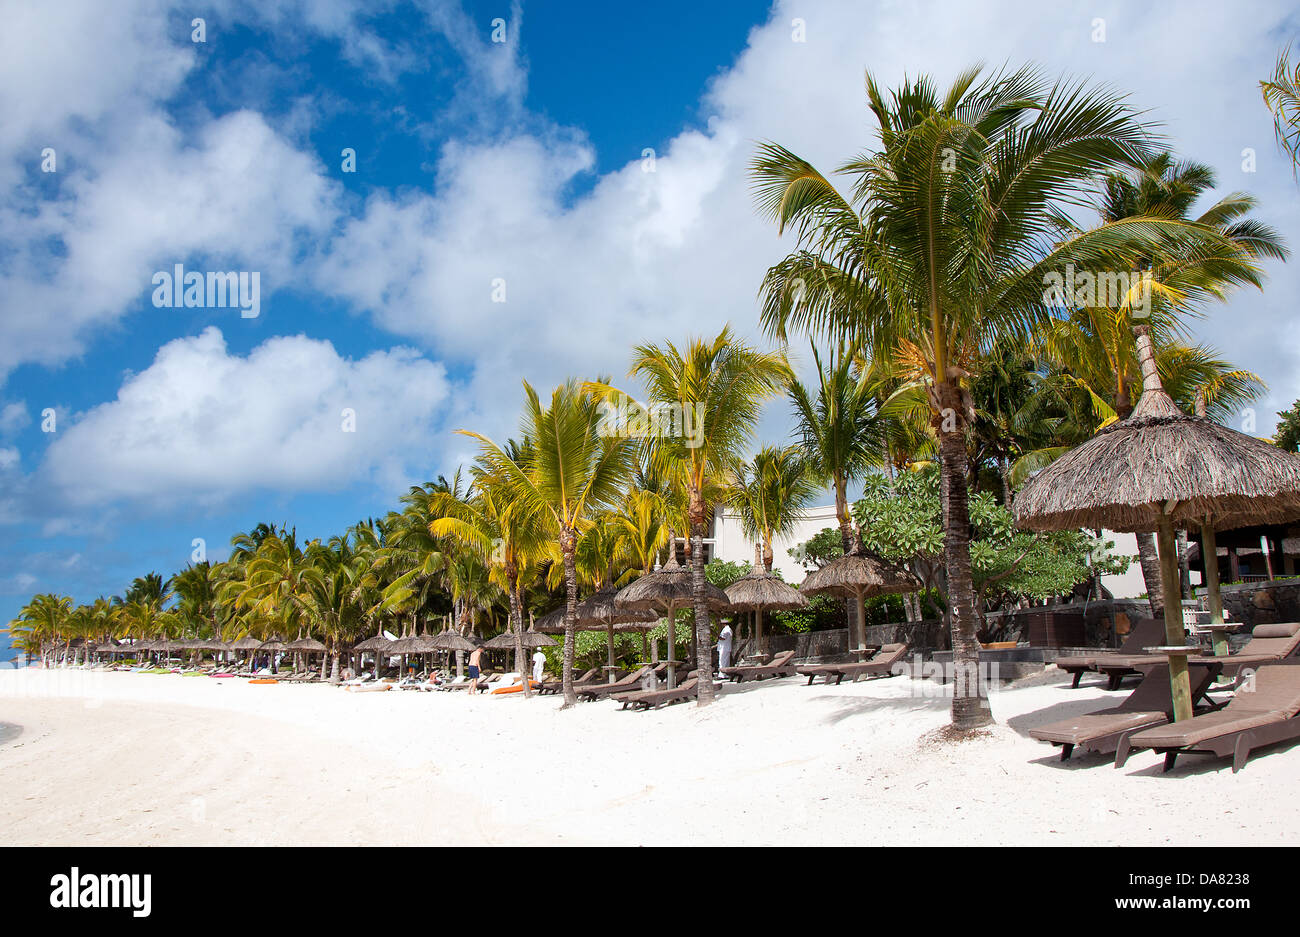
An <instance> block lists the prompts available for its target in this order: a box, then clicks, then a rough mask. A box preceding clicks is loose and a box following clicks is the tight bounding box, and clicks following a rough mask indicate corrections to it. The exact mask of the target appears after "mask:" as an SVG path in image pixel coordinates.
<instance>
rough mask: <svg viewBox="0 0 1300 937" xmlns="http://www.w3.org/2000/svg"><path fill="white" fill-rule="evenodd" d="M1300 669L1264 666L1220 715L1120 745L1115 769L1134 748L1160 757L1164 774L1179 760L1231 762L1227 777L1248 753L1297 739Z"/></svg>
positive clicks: (1157, 730)
mask: <svg viewBox="0 0 1300 937" xmlns="http://www.w3.org/2000/svg"><path fill="white" fill-rule="evenodd" d="M1298 714H1300V667H1294V666H1290V665H1288V664H1280V663H1274V664H1265V665H1264V666H1263V667H1260V668H1259V670H1257V671H1255V678H1254V681H1253V685H1248V686H1243V687H1242V689H1241V690H1240V691H1238V693H1237V695H1236V696H1234V697H1233V698H1232V701H1231V702H1230V703H1228V705H1227V707H1226V708H1225V709H1222V710H1220V711H1219V712H1212V713H1206V714H1205V715H1202V716H1193V717H1192V718H1191V719H1185V720H1183V721H1182V722H1171V723H1169V724H1168V725H1163V726H1157V727H1156V728H1154V729H1145V730H1143V731H1141V732H1138V733H1137V734H1135V735H1132V736H1130V737H1129V738H1127V739H1124V740H1123V741H1121V742H1120V744H1119V748H1118V749H1117V750H1116V752H1115V767H1116V768H1122V767H1124V763H1125V762H1126V761H1128V758H1129V755H1130V754H1131V753H1132V751H1133V749H1135V748H1151V749H1154V750H1155V751H1156V752H1157V753H1158V754H1161V755H1164V756H1165V767H1164V770H1165V771H1168V770H1169V769H1170V768H1172V767H1173V766H1174V762H1175V761H1176V760H1177V758H1178V756H1179V755H1185V754H1203V755H1218V756H1219V757H1226V756H1228V755H1231V756H1232V773H1233V774H1236V773H1237V772H1238V771H1240V770H1241V769H1242V768H1244V767H1245V766H1246V760H1247V759H1248V758H1249V757H1250V753H1251V751H1253V750H1254V749H1256V748H1262V747H1264V746H1265V745H1273V744H1275V743H1277V742H1285V741H1288V740H1290V739H1297V738H1300V715H1298Z"/></svg>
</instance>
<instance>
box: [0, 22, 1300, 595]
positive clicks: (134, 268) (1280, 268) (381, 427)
mask: <svg viewBox="0 0 1300 937" xmlns="http://www.w3.org/2000/svg"><path fill="white" fill-rule="evenodd" d="M1049 6H1050V8H1049ZM198 20H201V22H196V21H198ZM0 23H3V24H4V28H3V30H0V113H3V114H4V115H5V133H4V134H3V135H0V528H2V530H0V534H2V535H0V621H8V620H9V619H10V618H12V617H14V616H15V615H16V614H17V612H18V610H19V608H20V607H21V606H22V605H23V604H24V603H25V602H26V601H27V600H28V599H29V598H30V596H31V595H32V594H34V593H38V592H48V591H53V592H58V593H62V594H68V595H71V596H72V597H73V598H74V600H75V601H77V602H86V601H90V600H93V599H94V598H95V597H96V596H98V595H111V594H115V593H116V594H120V593H121V592H123V591H124V590H125V589H126V587H127V586H128V585H129V583H130V581H131V580H132V579H133V578H134V577H136V576H139V575H143V574H144V573H147V572H150V571H157V572H160V573H163V574H164V575H170V574H172V573H174V572H176V571H177V570H179V569H181V568H183V567H184V566H185V565H186V564H187V563H189V562H190V561H191V559H192V558H194V557H195V556H199V555H202V556H206V558H207V559H210V560H213V561H217V560H221V559H224V558H225V557H226V556H227V555H228V552H229V541H230V538H231V536H232V535H234V534H235V533H236V532H238V531H243V530H248V529H250V528H252V527H253V526H255V525H256V524H257V523H259V522H263V521H265V522H271V523H276V524H281V523H283V524H286V525H288V526H290V527H295V528H296V529H297V531H298V534H299V537H300V539H308V538H311V537H328V536H330V535H331V534H333V533H337V532H340V531H341V530H342V529H343V528H345V527H346V526H348V525H350V524H352V523H354V522H356V521H358V520H360V519H363V518H366V517H370V516H379V515H382V514H384V513H385V512H387V511H388V510H390V509H393V508H394V507H397V506H398V498H399V497H400V495H401V494H402V493H403V492H405V490H406V489H407V488H408V487H409V486H410V485H413V484H419V483H421V482H423V481H426V480H430V479H433V478H436V477H437V476H438V475H439V474H447V475H450V474H451V473H452V472H454V471H455V469H456V467H457V466H458V465H462V464H465V463H468V462H469V461H470V460H471V459H472V458H473V455H474V452H475V449H474V445H473V443H472V441H471V440H469V439H468V438H466V437H464V436H461V435H458V434H456V432H455V431H456V430H457V429H460V428H471V429H475V430H477V431H480V432H484V433H486V434H487V435H489V436H492V437H494V438H498V439H502V438H504V437H506V436H508V435H510V434H511V433H512V432H513V431H514V429H515V427H516V425H517V420H518V415H519V413H520V409H521V404H522V399H523V395H522V388H521V386H520V379H521V378H525V379H527V380H529V381H530V382H532V383H533V384H535V385H536V386H538V387H540V388H543V389H547V388H549V387H551V386H553V385H554V384H555V383H557V382H559V381H561V380H563V379H565V378H566V377H569V376H583V377H593V376H596V375H610V376H613V377H615V378H616V379H618V380H620V381H622V380H624V379H625V378H624V376H625V373H626V370H627V366H628V362H629V358H630V351H631V348H632V346H633V345H634V344H635V343H637V342H642V341H662V340H665V339H671V340H674V341H682V340H685V339H686V338H687V337H689V336H692V335H701V334H716V332H717V331H718V330H719V329H720V328H721V327H722V326H723V325H724V324H726V323H730V324H731V325H732V327H733V328H734V329H735V330H736V332H737V333H738V334H740V335H741V336H743V337H745V338H747V339H749V340H752V341H755V342H759V343H764V342H765V341H766V340H765V339H764V337H763V336H762V335H761V333H760V332H759V330H758V326H757V304H756V294H757V288H758V284H759V281H760V279H761V277H762V275H763V272H764V271H765V270H766V268H767V267H768V266H769V265H770V264H772V263H774V262H775V261H776V260H778V259H779V258H780V257H781V256H783V254H784V253H785V251H787V250H788V249H789V247H790V244H789V243H788V241H782V239H781V238H779V237H778V235H777V232H776V231H775V229H774V227H773V226H772V225H771V224H770V223H768V222H767V221H765V220H764V219H762V218H760V217H759V215H758V214H757V213H756V211H755V209H754V205H753V200H752V196H751V193H750V191H749V187H748V182H747V176H746V167H747V165H748V163H749V161H750V160H751V159H752V157H753V153H754V147H755V145H756V143H757V142H759V141H763V140H774V141H777V142H780V143H782V144H783V145H785V146H787V147H789V148H790V149H792V150H794V151H795V152H797V153H799V154H800V155H802V156H804V157H805V158H807V159H809V160H810V161H811V162H813V163H814V164H815V165H817V166H819V167H822V168H823V169H824V170H825V171H827V172H829V171H830V170H833V169H834V168H835V167H836V166H838V165H840V164H841V163H843V162H846V161H847V160H849V159H850V158H852V157H853V156H855V155H856V154H857V153H859V152H861V151H862V150H864V149H866V148H869V147H870V146H871V145H872V144H873V142H874V139H875V137H874V126H873V123H872V121H871V119H870V116H869V113H868V111H867V109H866V106H865V96H864V93H863V76H864V72H865V71H867V70H869V71H870V72H871V73H872V74H873V75H875V76H876V78H877V80H878V81H879V82H881V83H882V84H884V85H886V86H893V85H897V84H898V83H899V82H900V81H901V80H902V78H903V77H904V75H917V74H919V73H927V74H932V75H933V76H935V78H936V80H938V81H939V82H940V83H946V82H947V81H949V80H950V79H951V78H952V77H953V76H955V75H956V73H957V72H958V71H960V70H961V69H963V68H965V67H966V66H968V65H971V64H974V63H980V62H983V63H986V64H987V65H988V66H989V67H990V68H996V67H998V66H1001V65H1003V64H1009V65H1012V66H1019V65H1021V64H1036V65H1038V66H1040V67H1042V68H1043V69H1044V70H1045V72H1046V73H1047V74H1049V75H1053V76H1055V75H1070V76H1075V77H1079V78H1087V79H1090V80H1094V81H1096V82H1099V83H1105V84H1109V85H1111V86H1113V87H1115V88H1117V89H1119V90H1121V91H1124V92H1126V93H1128V94H1129V95H1130V100H1131V102H1132V104H1133V105H1134V106H1135V107H1136V108H1138V109H1140V110H1141V111H1143V112H1144V115H1145V119H1147V120H1148V121H1151V122H1152V123H1154V124H1156V125H1157V127H1156V130H1157V132H1158V133H1159V134H1161V135H1162V137H1163V138H1164V142H1165V144H1166V145H1167V146H1169V147H1170V148H1171V149H1173V150H1175V151H1176V152H1177V153H1178V154H1179V155H1180V156H1183V157H1187V158H1193V159H1196V160H1199V161H1202V162H1206V163H1209V164H1210V165H1211V166H1213V167H1214V168H1215V170H1216V172H1217V175H1218V188H1217V190H1216V191H1217V192H1218V193H1220V194H1226V193H1227V192H1230V191H1237V190H1242V191H1247V192H1250V193H1252V194H1253V195H1255V196H1256V197H1257V198H1258V199H1259V202H1260V207H1259V209H1258V211H1257V212H1256V213H1255V215H1256V217H1258V218H1260V219H1261V220H1263V221H1266V222H1268V223H1270V224H1272V225H1273V226H1274V227H1276V228H1277V229H1278V230H1279V231H1280V232H1281V233H1282V235H1283V236H1284V237H1285V238H1286V240H1287V241H1288V243H1289V244H1290V246H1291V247H1292V248H1293V249H1296V248H1300V213H1298V212H1297V208H1298V207H1300V188H1297V184H1296V182H1295V180H1294V178H1293V176H1292V169H1291V165H1290V163H1289V162H1288V161H1287V160H1286V159H1285V158H1283V156H1282V155H1280V154H1279V152H1278V150H1277V148H1276V146H1275V143H1274V139H1273V130H1272V125H1271V120H1270V117H1269V114H1268V112H1267V111H1266V110H1265V108H1264V106H1263V104H1262V101H1261V98H1260V93H1259V88H1258V81H1259V79H1260V78H1263V77H1265V76H1267V75H1268V74H1269V73H1270V72H1271V71H1272V65H1273V62H1274V61H1275V59H1276V55H1277V53H1278V51H1279V50H1280V49H1281V48H1283V47H1284V46H1286V45H1287V44H1288V43H1291V42H1293V41H1295V40H1296V39H1297V38H1298V37H1300V13H1298V12H1297V11H1296V9H1295V7H1294V6H1293V5H1292V4H1288V3H1283V2H1249V0H1243V2H1235V3H1232V4H1223V3H1217V2H1211V3H1198V2H1172V0H1156V2H1141V3H1139V2H1131V3H1130V2H1111V3H1105V2H1096V0H1093V2H1077V3H1056V4H1051V5H1047V4H1041V3H1035V2H1024V3H1022V2H1010V0H986V2H984V0H982V2H957V0H952V2H925V0H902V2H869V0H855V2H834V0H824V2H821V0H818V2H814V0H795V2H780V0H778V2H776V3H774V4H771V5H767V4H764V3H759V2H749V3H746V2H739V0H734V2H733V0H727V2H713V3H710V4H707V5H701V4H698V3H695V2H658V3H655V4H618V5H608V4H601V3H594V2H563V0H550V2H538V3H520V2H514V3H511V2H508V0H491V2H464V3H461V2H451V0H447V2H441V0H419V2H384V0H377V2H368V3H361V2H351V0H319V2H308V0H247V2H242V0H221V2H208V3H204V2H195V0H187V2H186V3H184V4H173V3H169V2H164V0H120V2H116V3H113V4H103V3H100V2H97V0H86V2H77V0H49V2H46V3H29V2H21V0H0ZM177 265H180V269H181V271H182V274H183V273H185V272H189V273H195V272H197V273H199V274H200V275H202V276H204V277H205V278H208V277H209V275H212V276H211V277H210V279H211V280H212V281H214V282H213V283H211V284H209V283H208V279H204V281H203V282H204V288H202V289H198V290H194V291H192V292H191V296H190V298H191V300H193V302H191V303H190V304H189V305H186V303H185V297H184V295H183V287H184V278H183V276H182V278H181V285H182V289H179V290H176V291H175V292H173V290H172V288H171V286H170V284H169V283H168V281H167V279H166V278H165V276H164V275H166V276H172V277H174V274H175V271H176V270H177ZM226 272H229V273H233V274H236V275H237V276H238V275H241V274H242V276H243V283H244V286H245V289H244V290H243V291H242V292H237V291H234V290H232V291H230V292H228V293H226V292H224V291H223V292H217V291H216V290H215V289H213V290H212V292H211V295H209V292H208V287H209V286H212V287H215V285H216V283H215V281H216V280H217V279H218V278H217V277H216V276H215V274H221V273H226ZM1268 273H1269V277H1270V279H1269V283H1268V285H1267V286H1266V288H1265V289H1264V290H1263V291H1262V292H1260V291H1254V290H1252V291H1248V292H1240V293H1237V294H1234V295H1233V296H1232V297H1230V299H1229V300H1228V301H1227V302H1226V303H1223V304H1220V305H1217V306H1215V307H1211V308H1209V309H1208V310H1207V312H1208V315H1207V316H1206V318H1205V319H1204V320H1202V321H1199V322H1197V323H1196V324H1195V327H1194V335H1195V337H1196V338H1197V339H1199V340H1203V341H1205V342H1208V343H1210V344H1211V345H1213V346H1214V347H1216V348H1217V349H1218V350H1219V351H1221V352H1222V353H1223V354H1224V355H1225V356H1226V357H1227V358H1228V359H1229V360H1230V361H1232V362H1234V363H1235V364H1237V365H1238V366H1240V367H1246V368H1249V369H1251V370H1254V371H1256V372H1257V373H1259V374H1260V375H1261V376H1262V377H1263V378H1264V379H1265V380H1266V381H1267V383H1268V385H1269V392H1268V395H1267V396H1266V397H1265V398H1264V399H1262V400H1261V401H1260V403H1259V405H1258V407H1257V412H1256V414H1255V417H1256V424H1255V432H1256V433H1258V434H1259V435H1268V434H1270V433H1271V431H1272V428H1273V424H1274V421H1275V412H1276V411H1278V410H1281V409H1285V408H1286V407H1288V406H1289V405H1290V403H1291V402H1292V401H1293V400H1295V399H1296V398H1298V397H1300V371H1298V370H1297V367H1296V365H1297V361H1298V359H1300V337H1298V336H1297V333H1296V329H1295V327H1294V323H1295V315H1294V312H1293V309H1294V306H1295V297H1296V295H1297V286H1300V260H1296V261H1293V262H1292V263H1291V264H1289V265H1286V264H1281V263H1270V264H1269V266H1268ZM220 285H221V286H223V287H224V286H225V285H226V280H225V279H221V284H220ZM254 286H256V303H254V302H253V298H254V297H253V293H252V289H253V287H254ZM178 296H179V297H180V298H181V302H180V303H175V302H173V301H172V300H174V299H176V298H177V297H178ZM241 301H242V302H241ZM796 350H797V349H796ZM803 364H804V363H800V365H801V366H803ZM788 432H789V415H788V413H787V412H785V409H784V406H783V405H782V404H781V403H779V402H778V403H774V404H773V405H772V406H770V407H769V408H768V410H767V412H765V414H764V417H763V421H762V425H761V432H760V436H762V437H765V438H766V439H767V440H775V439H778V438H783V437H784V436H785V435H786V434H788ZM200 551H201V552H200Z"/></svg>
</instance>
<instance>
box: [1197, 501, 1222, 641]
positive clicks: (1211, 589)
mask: <svg viewBox="0 0 1300 937" xmlns="http://www.w3.org/2000/svg"><path fill="white" fill-rule="evenodd" d="M1201 565H1202V566H1203V567H1204V568H1205V596H1206V599H1208V601H1209V605H1210V624H1211V626H1213V625H1221V624H1223V595H1222V594H1221V593H1220V592H1219V547H1218V544H1216V543H1215V542H1214V527H1213V526H1211V525H1210V524H1202V525H1201ZM1212 634H1213V635H1214V654H1215V656H1216V657H1226V656H1227V654H1228V635H1227V633H1226V632H1223V631H1219V630H1217V629H1216V630H1215V631H1213V632H1212Z"/></svg>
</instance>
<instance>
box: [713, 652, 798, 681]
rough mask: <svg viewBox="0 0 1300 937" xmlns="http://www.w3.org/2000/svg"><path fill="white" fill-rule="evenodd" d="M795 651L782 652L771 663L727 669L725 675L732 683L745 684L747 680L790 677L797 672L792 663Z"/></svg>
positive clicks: (724, 671)
mask: <svg viewBox="0 0 1300 937" xmlns="http://www.w3.org/2000/svg"><path fill="white" fill-rule="evenodd" d="M793 660H794V651H782V652H781V653H780V654H777V655H776V656H775V657H773V658H772V661H771V663H767V664H757V665H753V666H749V667H727V668H726V669H724V670H723V671H722V673H723V675H725V676H726V677H727V679H729V680H731V682H732V683H744V682H745V681H746V680H749V679H753V680H762V679H763V678H765V677H788V676H790V675H791V674H792V673H794V671H795V666H794V664H793V663H791V662H792V661H793Z"/></svg>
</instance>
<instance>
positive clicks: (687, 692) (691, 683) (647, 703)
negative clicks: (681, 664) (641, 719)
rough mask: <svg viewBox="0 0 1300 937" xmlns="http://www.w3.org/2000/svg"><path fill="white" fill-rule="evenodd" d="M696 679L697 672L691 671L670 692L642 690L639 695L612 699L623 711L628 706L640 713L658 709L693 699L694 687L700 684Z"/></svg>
mask: <svg viewBox="0 0 1300 937" xmlns="http://www.w3.org/2000/svg"><path fill="white" fill-rule="evenodd" d="M698 677H699V671H698V670H692V671H691V673H690V676H688V677H687V678H686V679H685V680H684V681H683V682H682V684H681V685H680V686H675V687H673V688H672V689H671V690H643V691H641V692H640V693H620V694H618V695H617V696H615V697H614V699H615V700H617V701H618V702H620V703H622V704H623V706H622V708H623V709H627V708H628V707H629V706H631V707H632V708H633V709H640V710H642V711H645V710H647V709H658V708H659V707H660V706H665V705H668V704H670V703H680V702H682V701H683V700H688V699H694V698H695V694H696V690H695V686H696V684H698V683H699V682H700V681H699V679H698Z"/></svg>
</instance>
